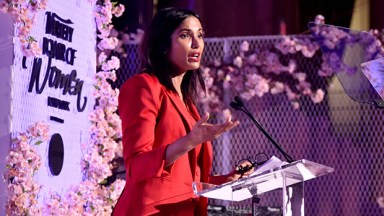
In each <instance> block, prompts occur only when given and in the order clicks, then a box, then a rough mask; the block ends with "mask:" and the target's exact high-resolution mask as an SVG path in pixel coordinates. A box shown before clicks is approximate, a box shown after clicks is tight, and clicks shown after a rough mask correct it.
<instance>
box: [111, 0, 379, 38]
mask: <svg viewBox="0 0 384 216" xmlns="http://www.w3.org/2000/svg"><path fill="white" fill-rule="evenodd" d="M119 2H120V3H122V4H124V5H125V8H126V11H125V12H124V14H123V16H121V17H120V18H117V19H115V20H114V24H115V27H116V29H118V30H123V31H125V32H136V29H138V28H141V29H145V27H146V26H147V25H148V23H149V21H150V20H151V19H152V17H153V14H155V13H156V11H157V10H159V9H161V8H165V7H182V8H189V9H191V10H194V11H196V12H197V13H198V14H199V15H200V16H201V17H202V19H203V22H204V23H203V24H204V27H205V31H206V36H207V37H228V36H249V35H276V34H280V23H281V22H284V23H285V24H286V33H287V34H300V33H303V32H306V31H307V23H308V22H309V21H313V20H314V18H315V16H316V15H318V14H321V15H323V16H324V17H325V19H326V20H325V21H326V23H328V24H333V25H339V26H344V27H349V25H350V22H351V17H352V12H353V6H354V0H208V1H207V0H205V1H204V0H157V1H155V3H154V1H153V0H119ZM366 3H369V4H370V9H369V10H370V11H369V14H370V23H369V24H370V28H371V29H380V30H381V29H382V28H384V13H382V9H383V8H384V1H382V0H367V1H366Z"/></svg>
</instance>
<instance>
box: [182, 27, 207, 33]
mask: <svg viewBox="0 0 384 216" xmlns="http://www.w3.org/2000/svg"><path fill="white" fill-rule="evenodd" d="M183 31H187V32H191V31H192V30H191V29H189V28H183V29H180V30H179V32H178V33H180V32H183ZM197 31H202V32H204V30H203V28H199V29H198V30H197Z"/></svg>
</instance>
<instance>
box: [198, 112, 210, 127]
mask: <svg viewBox="0 0 384 216" xmlns="http://www.w3.org/2000/svg"><path fill="white" fill-rule="evenodd" d="M208 119H209V113H205V115H204V116H202V117H201V118H200V119H199V121H197V122H196V125H197V126H200V125H203V124H204V123H206V122H207V121H208Z"/></svg>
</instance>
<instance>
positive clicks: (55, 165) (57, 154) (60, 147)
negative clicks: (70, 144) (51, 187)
mask: <svg viewBox="0 0 384 216" xmlns="http://www.w3.org/2000/svg"><path fill="white" fill-rule="evenodd" d="M63 163H64V144H63V139H62V138H61V135H60V134H58V133H56V134H53V135H52V137H51V141H50V142H49V149H48V165H49V169H50V170H51V173H52V175H54V176H57V175H59V174H60V172H61V169H62V168H63Z"/></svg>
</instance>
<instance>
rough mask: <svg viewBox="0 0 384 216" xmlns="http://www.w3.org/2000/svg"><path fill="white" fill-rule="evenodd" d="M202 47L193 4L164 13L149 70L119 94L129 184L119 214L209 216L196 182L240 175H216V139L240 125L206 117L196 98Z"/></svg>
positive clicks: (148, 51)
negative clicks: (191, 8)
mask: <svg viewBox="0 0 384 216" xmlns="http://www.w3.org/2000/svg"><path fill="white" fill-rule="evenodd" d="M203 50H204V41H203V28H202V26H201V22H200V18H199V16H198V15H197V14H195V13H194V12H192V11H189V10H186V9H174V8H169V9H164V10H161V11H159V12H158V13H157V14H156V16H155V17H154V19H153V20H152V22H151V24H150V26H149V28H148V30H147V31H146V32H145V36H144V39H143V44H142V55H143V59H142V60H143V61H144V65H145V69H144V71H143V73H141V74H138V75H135V76H133V77H132V78H130V79H128V80H127V81H126V83H125V84H124V85H123V86H122V88H121V91H120V97H119V113H120V117H121V120H122V127H123V153H124V161H125V167H126V186H125V189H124V192H123V193H122V195H121V197H120V199H119V201H118V203H117V204H116V207H115V209H114V215H206V213H207V210H206V207H207V199H205V198H199V197H196V196H194V194H193V191H192V182H194V181H198V182H199V181H201V182H210V183H213V184H222V183H224V182H227V181H231V180H236V179H238V178H239V177H240V175H238V174H237V173H236V172H235V171H234V172H232V173H231V174H228V175H224V176H210V171H211V166H212V165H211V164H212V147H211V143H210V141H211V140H213V139H215V138H217V137H218V136H220V135H221V134H222V133H224V132H226V131H228V130H230V129H232V128H234V127H235V126H237V125H238V124H239V122H238V121H236V122H232V121H231V119H230V118H229V119H227V121H226V122H225V123H223V124H217V125H213V124H209V123H207V120H208V118H209V115H208V114H205V115H204V116H203V117H202V118H200V116H199V114H198V112H197V110H196V107H195V105H194V99H195V96H196V95H197V88H198V86H197V84H198V83H199V84H200V86H201V87H202V88H203V89H205V85H204V81H203V78H202V75H201V71H200V69H199V67H200V60H201V56H202V54H203Z"/></svg>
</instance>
